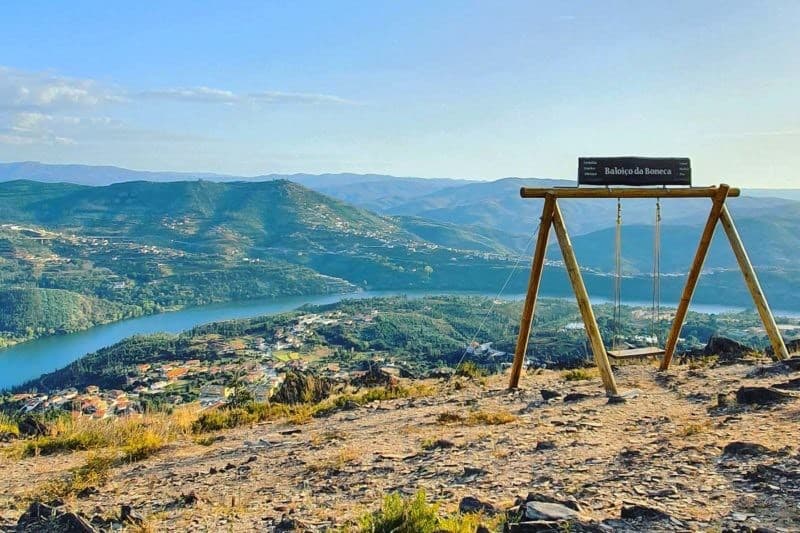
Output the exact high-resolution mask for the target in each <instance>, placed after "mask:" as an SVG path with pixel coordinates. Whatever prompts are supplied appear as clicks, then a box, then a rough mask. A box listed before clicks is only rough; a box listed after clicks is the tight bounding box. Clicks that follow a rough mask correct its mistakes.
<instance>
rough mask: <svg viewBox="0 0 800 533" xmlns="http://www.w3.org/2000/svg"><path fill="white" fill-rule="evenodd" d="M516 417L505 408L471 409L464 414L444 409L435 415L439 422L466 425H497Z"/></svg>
mask: <svg viewBox="0 0 800 533" xmlns="http://www.w3.org/2000/svg"><path fill="white" fill-rule="evenodd" d="M516 419H517V417H516V416H514V415H513V414H511V413H510V412H509V411H507V410H505V409H498V410H496V411H486V410H480V411H472V412H470V413H468V414H467V415H466V416H464V415H461V414H459V413H456V412H453V411H445V412H443V413H439V416H438V417H436V421H437V422H438V423H439V424H464V425H466V426H497V425H501V424H509V423H511V422H514V421H515V420H516Z"/></svg>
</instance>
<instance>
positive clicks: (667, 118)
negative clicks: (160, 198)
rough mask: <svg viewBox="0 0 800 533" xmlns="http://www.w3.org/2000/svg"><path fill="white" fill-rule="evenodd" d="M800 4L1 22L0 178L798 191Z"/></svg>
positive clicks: (328, 5) (9, 13)
mask: <svg viewBox="0 0 800 533" xmlns="http://www.w3.org/2000/svg"><path fill="white" fill-rule="evenodd" d="M798 26H800V2H798V1H797V0H786V1H777V0H761V1H749V2H745V1H738V0H726V1H716V0H708V1H702V0H700V1H698V0H693V1H681V0H677V1H670V2H640V1H636V0H631V1H613V0H607V1H602V2H600V1H597V2H589V1H580V0H575V1H572V2H564V1H552V2H545V1H533V0H527V1H511V0H507V1H503V2H494V1H488V0H487V1H480V2H472V1H466V0H461V1H447V0H436V1H430V0H424V1H414V0H404V1H402V2H396V1H388V0H387V1H381V0H375V1H371V2H364V1H360V0H359V1H346V0H339V1H327V0H326V1H316V2H314V1H301V0H296V1H253V2H244V1H236V0H227V1H225V2H203V1H199V0H195V1H191V2H189V1H178V0H171V1H169V2H134V1H129V2H121V1H120V2H108V1H91V2H89V1H80V0H72V1H69V2H66V1H63V2H59V1H38V0H26V1H17V2H4V5H3V9H2V16H1V17H0V161H4V162H9V161H25V160H32V161H41V162H47V163H82V164H109V165H117V166H123V167H128V168H134V169H142V170H181V171H208V172H220V173H227V174H235V175H258V174H266V173H295V172H308V173H324V172H359V173H367V172H372V173H385V174H393V175H400V176H421V177H456V178H470V179H496V178H502V177H507V176H521V177H562V178H574V177H575V175H576V172H577V158H578V157H579V156H611V155H646V156H681V157H690V158H691V159H692V167H693V177H694V182H695V184H712V183H719V182H728V183H731V184H734V185H739V186H746V187H793V186H794V187H798V186H800V170H798V169H800V105H798V104H800V102H798V96H799V95H800V31H798V29H797V28H798Z"/></svg>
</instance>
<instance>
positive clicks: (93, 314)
mask: <svg viewBox="0 0 800 533" xmlns="http://www.w3.org/2000/svg"><path fill="white" fill-rule="evenodd" d="M139 313H141V310H140V309H138V308H136V307H131V306H125V305H121V304H118V303H114V302H109V301H105V300H101V299H98V298H92V297H88V296H84V295H81V294H77V293H74V292H70V291H65V290H60V289H38V288H24V289H9V290H4V291H0V332H2V333H3V334H5V336H7V337H11V338H21V339H24V338H26V337H32V336H35V335H41V334H48V333H50V334H52V333H70V332H73V331H78V330H82V329H86V328H90V327H92V326H95V325H97V324H103V323H106V322H112V321H114V320H120V319H122V318H126V317H129V316H134V315H136V314H139Z"/></svg>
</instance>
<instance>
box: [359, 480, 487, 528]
mask: <svg viewBox="0 0 800 533" xmlns="http://www.w3.org/2000/svg"><path fill="white" fill-rule="evenodd" d="M480 523H481V516H480V515H472V514H470V515H462V514H452V515H449V516H444V517H442V516H440V514H439V506H438V505H437V504H435V503H428V502H427V501H426V497H425V491H422V490H420V491H419V492H417V493H416V494H415V495H414V496H412V497H410V498H403V497H401V496H400V495H399V494H396V493H393V494H389V495H387V496H385V497H384V499H383V502H382V503H381V507H380V509H378V510H377V511H375V512H373V513H368V514H365V515H364V516H362V517H361V518H360V519H359V521H358V526H357V531H361V532H363V533H436V532H440V531H447V532H450V533H473V532H474V531H475V530H476V529H477V528H478V526H479V524H480Z"/></svg>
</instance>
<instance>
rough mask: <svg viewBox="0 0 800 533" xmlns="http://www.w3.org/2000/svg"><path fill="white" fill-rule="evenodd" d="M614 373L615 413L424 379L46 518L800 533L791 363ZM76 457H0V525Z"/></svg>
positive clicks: (195, 527)
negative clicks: (454, 517) (490, 516)
mask: <svg viewBox="0 0 800 533" xmlns="http://www.w3.org/2000/svg"><path fill="white" fill-rule="evenodd" d="M795 363H797V361H795ZM792 367H794V368H792ZM615 373H616V376H617V380H618V383H619V385H620V388H621V389H622V390H623V391H628V393H629V394H628V397H627V400H626V401H624V402H622V403H620V402H609V400H608V399H607V398H606V396H605V395H604V394H603V392H602V388H601V384H600V381H599V379H598V378H597V377H594V376H593V375H592V376H590V379H586V380H578V381H568V380H566V379H565V374H564V373H561V372H557V371H544V372H541V373H538V374H535V375H530V374H529V375H527V376H525V377H524V378H523V381H522V387H523V388H522V389H520V390H517V391H513V392H509V391H507V390H506V389H505V383H506V377H505V376H493V377H490V378H487V379H486V380H484V382H483V383H481V382H480V381H478V380H473V381H466V380H462V381H459V382H455V381H450V382H449V383H446V384H445V383H444V382H438V383H439V385H438V386H439V387H440V389H441V390H440V392H439V393H438V394H436V395H434V396H431V397H426V398H417V399H399V400H391V401H385V402H380V403H374V404H371V405H368V406H366V407H359V408H355V409H352V410H344V411H339V412H337V413H334V414H333V415H330V416H328V417H326V418H321V419H314V420H312V421H311V422H310V423H308V424H304V425H300V426H293V425H289V424H287V423H264V424H261V425H257V426H254V427H247V428H239V429H234V430H229V431H226V432H223V433H221V434H220V436H219V438H218V440H217V441H216V442H214V443H213V444H211V445H210V446H201V445H199V444H195V443H192V442H182V443H177V444H172V445H170V446H169V447H168V448H167V449H166V450H163V451H161V452H159V453H158V454H157V455H155V456H153V457H150V458H149V459H147V460H145V461H143V462H140V463H136V464H132V465H127V466H123V467H119V468H116V469H115V470H114V472H113V475H112V478H111V480H110V481H109V482H108V483H106V484H105V485H103V486H101V487H98V489H97V490H96V491H84V492H86V493H85V494H82V495H81V497H77V498H74V499H72V500H70V501H67V502H65V505H64V506H63V507H62V508H63V509H67V510H70V511H74V512H77V513H79V514H80V515H82V516H85V517H86V518H87V519H90V518H91V517H93V516H94V517H95V519H94V522H93V524H94V527H96V528H97V529H103V528H107V529H113V528H119V527H122V526H120V525H119V523H117V522H104V521H103V520H101V517H105V518H108V517H109V516H111V515H118V514H119V511H120V508H121V506H123V505H126V506H130V509H127V510H126V511H125V512H128V513H132V514H133V515H134V516H141V517H143V519H144V520H145V521H146V522H145V523H146V526H145V528H149V529H150V530H153V531H252V530H257V531H270V530H276V526H277V525H278V524H280V523H281V521H282V526H281V527H283V526H291V525H294V526H295V527H296V528H297V529H299V530H312V531H314V530H325V529H326V528H331V527H334V526H337V525H342V524H345V523H347V522H348V521H350V520H352V519H354V518H356V517H357V516H359V515H361V514H362V513H364V512H365V511H369V510H372V509H375V508H376V506H377V505H378V504H379V502H380V500H381V498H382V497H383V495H385V494H387V493H389V492H392V491H399V492H401V493H403V494H408V495H411V494H414V493H415V492H416V491H417V490H419V489H425V491H426V493H427V495H428V497H429V498H430V499H432V500H436V501H439V502H442V506H443V509H445V510H457V509H458V507H459V504H460V503H461V505H462V508H463V509H466V508H470V507H473V508H474V507H485V509H486V510H487V511H488V512H490V513H491V512H492V509H497V510H502V511H505V510H507V509H509V508H512V507H513V506H515V505H516V506H517V507H514V509H515V510H516V511H517V512H514V513H511V514H512V515H513V516H512V517H513V518H514V519H515V520H514V521H515V522H516V521H521V522H532V523H529V524H527V525H513V526H506V527H507V528H508V529H510V530H511V531H539V530H543V529H547V528H548V527H561V528H562V529H558V530H561V531H563V530H565V529H564V527H565V526H563V523H561V524H560V525H559V523H558V521H559V520H560V519H563V518H569V519H570V520H572V526H571V527H572V530H574V531H687V530H690V531H764V532H766V531H798V530H800V454H799V453H800V452H799V450H798V424H799V423H800V401H797V400H796V398H795V395H796V394H798V393H797V392H793V390H794V389H798V388H800V379H798V378H800V365H798V364H794V365H786V364H772V365H767V366H753V365H745V364H735V365H728V366H708V367H702V366H700V367H697V366H696V367H695V368H689V367H688V366H685V365H684V366H678V365H676V366H675V367H674V370H671V371H670V372H668V373H665V374H660V373H658V372H657V371H656V369H655V368H654V367H653V366H651V365H649V364H643V365H627V366H622V367H619V368H617V369H615ZM573 377H583V376H575V375H573ZM793 379H794V380H795V381H791V380H793ZM456 383H460V384H461V385H457V384H456ZM737 400H738V401H737ZM509 413H510V414H511V415H513V417H508V416H507V415H508V414H509ZM504 418H505V419H504ZM509 420H510V421H509ZM492 422H507V423H503V424H498V425H492V424H491V423H492ZM85 459H86V455H85V454H84V453H73V454H67V455H56V456H47V457H35V458H30V459H23V460H13V461H12V460H10V459H7V458H4V459H2V461H3V463H2V464H0V468H2V472H3V483H2V484H0V486H1V488H0V524H4V527H5V530H7V531H13V530H14V528H15V527H16V524H17V522H18V519H19V518H20V515H22V513H23V512H24V511H25V509H26V508H28V505H29V501H27V500H26V499H25V498H26V496H27V495H28V494H30V492H31V490H32V488H33V487H35V486H37V485H39V484H43V483H45V482H47V480H50V479H53V478H55V477H58V476H63V475H64V474H65V473H66V472H67V471H68V469H70V468H74V467H75V466H77V465H80V464H81V463H82V462H83V461H85ZM529 493H530V495H529ZM468 497H471V498H473V499H465V498H468ZM483 504H489V505H490V506H489V505H487V506H484V505H483ZM58 512H61V511H58ZM759 528H761V529H759ZM277 530H281V529H279V528H278V529H277ZM566 530H569V529H568V528H567V529H566Z"/></svg>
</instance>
